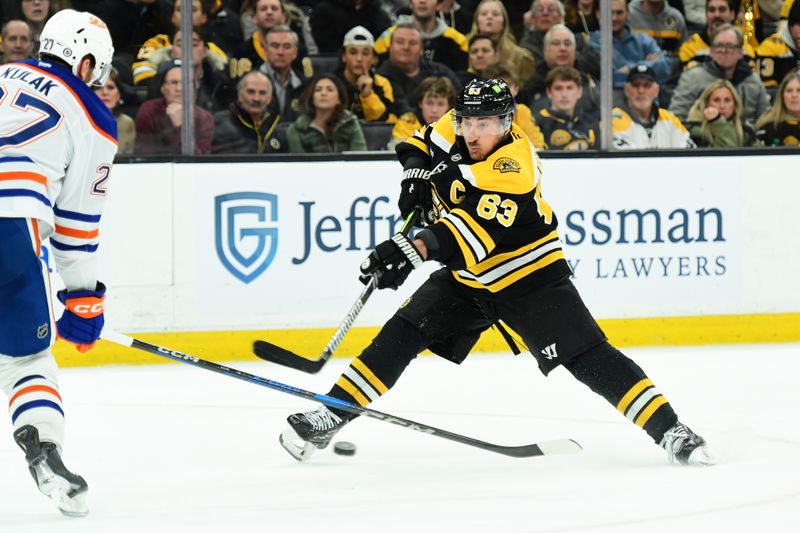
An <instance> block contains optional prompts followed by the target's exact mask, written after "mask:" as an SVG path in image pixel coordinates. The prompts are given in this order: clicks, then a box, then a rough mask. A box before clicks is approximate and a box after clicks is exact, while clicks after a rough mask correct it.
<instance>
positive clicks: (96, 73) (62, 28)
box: [39, 9, 114, 86]
mask: <svg viewBox="0 0 800 533" xmlns="http://www.w3.org/2000/svg"><path fill="white" fill-rule="evenodd" d="M39 43H40V44H39V56H40V57H41V56H42V55H51V56H54V57H57V58H59V59H61V60H63V61H66V63H67V64H68V65H69V66H71V67H72V72H73V74H75V75H76V76H77V75H78V65H79V64H80V62H81V59H83V58H84V57H86V56H87V55H90V56H92V57H93V58H94V70H93V71H92V79H91V80H90V81H89V85H97V86H101V85H103V84H105V82H106V80H107V79H108V75H109V74H110V73H111V59H112V57H113V55H114V44H113V43H112V42H111V34H110V33H108V28H107V27H106V24H105V22H103V21H102V20H100V19H99V18H98V17H96V16H94V15H92V14H91V13H89V12H87V11H75V10H74V9H63V10H61V11H59V12H57V13H56V14H55V15H53V16H52V17H50V20H48V21H47V24H45V25H44V29H43V30H42V34H41V35H40V36H39Z"/></svg>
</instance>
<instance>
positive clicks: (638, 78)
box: [611, 64, 695, 150]
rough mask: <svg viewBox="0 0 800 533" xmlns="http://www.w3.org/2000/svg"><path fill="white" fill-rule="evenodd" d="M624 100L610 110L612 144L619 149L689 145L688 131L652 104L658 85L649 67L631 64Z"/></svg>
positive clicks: (671, 116) (656, 97)
mask: <svg viewBox="0 0 800 533" xmlns="http://www.w3.org/2000/svg"><path fill="white" fill-rule="evenodd" d="M624 90H625V103H624V104H622V105H621V106H619V107H615V108H614V109H613V110H612V112H611V129H612V130H613V133H614V146H615V147H616V148H618V149H621V150H628V149H652V148H692V147H694V146H695V144H694V142H693V141H692V138H691V136H690V135H689V131H688V130H687V129H686V127H684V125H683V124H681V121H680V120H679V119H678V117H676V116H675V115H674V114H672V113H670V112H669V111H667V110H666V109H663V108H661V107H659V106H658V104H657V103H656V102H657V100H658V95H659V93H660V91H661V87H660V86H659V84H658V81H657V76H656V72H655V70H653V67H651V66H649V65H646V64H639V65H635V66H634V67H632V68H631V69H630V71H629V72H628V76H627V78H626V80H625V87H624Z"/></svg>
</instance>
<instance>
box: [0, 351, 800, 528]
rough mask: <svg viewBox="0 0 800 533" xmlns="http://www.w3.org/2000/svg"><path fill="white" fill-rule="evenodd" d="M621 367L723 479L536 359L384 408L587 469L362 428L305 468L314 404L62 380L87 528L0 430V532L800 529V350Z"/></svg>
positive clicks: (317, 383) (474, 361)
mask: <svg viewBox="0 0 800 533" xmlns="http://www.w3.org/2000/svg"><path fill="white" fill-rule="evenodd" d="M121 349H122V348H121ZM626 353H627V354H628V355H630V356H631V357H632V358H633V359H634V360H635V361H637V362H638V363H639V364H640V365H641V366H642V367H643V368H644V369H645V371H646V372H647V373H648V375H649V376H650V377H651V378H652V380H653V381H654V383H655V384H656V387H658V388H659V390H660V391H661V392H662V393H664V394H665V395H666V396H667V398H668V399H669V400H670V401H671V403H672V405H673V406H674V408H675V409H676V410H677V412H678V414H679V416H680V417H681V420H682V421H684V422H685V423H687V424H688V425H689V426H691V427H692V428H693V429H694V430H695V431H697V432H698V433H700V434H701V435H703V436H704V437H705V438H706V439H707V440H708V442H709V444H710V446H711V449H712V451H713V452H714V453H715V454H716V456H717V457H718V459H719V460H720V464H719V465H718V466H715V467H713V468H707V469H689V468H681V467H676V466H671V465H669V464H668V463H667V459H666V455H665V453H664V451H663V450H661V449H660V448H658V447H656V446H655V445H654V444H653V443H652V442H651V441H650V439H649V438H648V437H647V436H646V435H645V434H644V432H642V431H641V430H640V429H638V428H637V427H635V426H633V425H631V424H630V423H629V422H628V421H627V420H626V419H624V418H623V417H622V416H621V415H620V414H619V413H617V412H616V411H615V410H614V409H613V408H612V407H610V406H609V405H608V404H607V403H606V402H605V401H604V400H603V399H602V398H600V397H598V396H595V395H594V394H593V393H591V392H590V391H589V390H588V389H586V388H585V387H584V386H583V385H581V384H580V383H578V382H576V381H575V380H573V379H572V377H571V376H570V375H569V374H568V373H567V372H565V371H563V369H559V370H557V371H555V372H554V373H553V374H551V376H550V377H549V378H544V377H543V376H542V375H541V374H540V373H539V371H538V370H537V368H536V365H535V363H534V361H533V358H531V357H530V356H529V355H528V356H525V355H522V356H518V357H516V358H515V357H513V356H511V355H509V354H499V355H498V354H494V355H481V354H475V355H472V356H470V357H469V358H468V359H467V360H466V361H465V362H464V364H462V365H461V366H460V367H456V366H455V365H453V364H452V363H449V362H447V361H444V360H442V359H439V358H435V357H422V358H420V359H419V360H417V361H415V362H414V363H412V365H411V366H410V367H409V369H408V370H407V371H406V373H405V374H404V376H403V377H402V378H401V380H400V382H399V383H398V385H397V386H396V387H395V390H392V391H391V392H390V393H389V394H388V395H387V396H385V397H384V398H381V399H380V400H379V401H378V402H376V403H375V404H374V405H373V407H374V408H376V409H379V410H381V411H386V412H389V413H392V414H396V415H399V416H403V417H406V418H411V419H414V420H417V421H420V422H424V423H426V424H430V425H434V426H437V427H441V428H444V429H449V430H451V431H455V432H459V433H463V434H465V435H469V436H472V437H475V438H479V439H483V440H489V441H493V442H497V443H501V444H527V443H531V442H536V441H539V440H546V439H552V438H560V437H572V438H575V439H577V440H578V441H579V442H580V443H581V444H582V445H583V446H584V452H583V453H582V454H580V455H571V456H564V457H540V458H530V459H512V458H507V457H503V456H499V455H494V454H492V453H490V452H486V451H482V450H478V449H473V448H470V447H467V446H464V445H459V444H457V443H453V442H449V441H446V440H442V439H438V438H436V437H431V436H428V435H424V434H420V433H417V432H414V431H410V430H408V429H404V428H400V427H396V426H392V425H389V424H386V423H383V422H379V421H376V420H370V419H362V420H357V421H355V422H354V423H352V424H350V425H349V426H347V427H346V428H345V429H344V430H343V431H342V432H341V433H340V434H339V435H337V439H339V438H341V439H344V440H349V441H352V442H354V443H355V444H356V445H357V446H358V453H357V454H356V455H355V456H353V457H345V456H340V455H336V454H334V453H333V451H332V450H325V451H322V452H318V453H317V454H316V455H315V456H314V457H313V458H312V459H311V461H310V462H308V463H304V464H300V463H297V462H296V461H294V459H292V458H291V457H290V456H289V455H288V454H287V453H286V452H285V451H284V450H283V449H282V448H281V447H280V446H279V445H278V442H277V438H278V434H279V433H280V431H281V430H282V429H283V427H284V423H285V417H286V416H287V415H288V414H290V413H292V412H294V411H298V410H306V409H308V408H311V407H313V404H312V403H310V402H308V401H305V400H303V399H300V398H294V397H292V396H288V395H285V394H282V393H279V392H275V391H271V390H269V389H265V388H263V387H259V386H256V385H252V384H248V383H245V382H241V381H238V380H235V379H232V378H229V377H226V376H222V375H218V374H215V373H212V372H208V371H206V370H203V369H200V368H194V367H190V366H187V365H180V364H167V365H154V366H145V367H103V368H88V369H66V370H64V371H62V377H61V393H62V396H63V398H64V404H65V410H66V412H67V441H66V451H65V454H64V459H65V463H66V464H67V466H68V467H70V468H71V469H73V470H74V471H76V472H77V473H80V474H82V475H83V476H84V477H85V478H86V480H87V481H88V483H89V487H90V492H89V502H90V507H91V512H90V515H89V516H88V517H87V518H82V519H69V518H66V517H62V516H61V515H60V514H59V513H58V511H57V510H56V509H55V507H54V506H53V505H52V504H51V503H50V502H49V501H48V500H47V499H46V498H45V497H44V496H42V495H40V494H39V493H38V492H37V491H36V489H35V487H34V484H33V481H32V480H31V479H30V477H29V474H28V472H27V467H26V465H25V462H24V460H23V456H22V452H21V451H20V450H19V449H18V448H17V447H16V445H15V444H14V443H13V440H12V438H11V428H10V421H9V420H8V417H3V418H2V421H0V434H3V435H6V436H7V437H6V438H4V439H2V440H0V472H2V483H0V532H2V533H17V532H20V533H25V532H45V531H46V532H52V531H58V532H59V533H60V532H81V533H94V532H103V533H107V532H112V531H113V532H115V533H122V532H133V531H148V532H150V531H186V532H189V531H191V532H221V531H237V532H238V531H274V532H284V531H286V532H292V533H295V532H304V531H314V532H323V533H330V532H339V531H341V532H347V533H354V532H381V533H384V532H414V533H420V532H429V531H430V532H442V531H446V532H451V531H452V532H520V533H522V532H526V533H535V532H536V533H543V532H595V531H598V532H617V531H619V532H626V533H627V532H644V533H657V532H670V533H674V532H678V531H680V532H695V531H703V532H717V531H724V532H726V533H729V532H755V531H759V532H773V531H774V532H795V531H800V417H799V416H798V414H797V409H798V406H800V387H798V386H797V376H798V375H800V345H797V344H786V345H759V346H730V347H702V348H681V349H674V348H671V349H629V350H626ZM195 355H198V356H200V357H203V354H201V353H197V354H195ZM87 357H91V352H89V354H87ZM346 364H347V361H345V360H341V359H334V360H333V361H331V362H330V363H329V364H328V366H327V367H325V369H323V370H322V372H320V374H318V375H315V376H308V375H304V374H300V373H298V372H296V371H292V370H288V369H283V368H280V367H276V366H273V365H270V364H268V363H263V362H255V363H246V364H245V363H238V364H231V366H235V367H237V368H241V369H243V370H246V371H248V372H252V373H255V374H259V375H262V376H265V377H268V378H270V379H274V380H277V381H281V382H284V383H288V384H292V385H296V386H301V387H304V388H308V389H310V390H314V391H317V392H327V390H328V389H329V387H330V385H331V384H332V383H333V382H334V381H335V380H336V379H337V378H338V376H339V373H340V372H341V371H342V370H343V369H344V367H345V365H346Z"/></svg>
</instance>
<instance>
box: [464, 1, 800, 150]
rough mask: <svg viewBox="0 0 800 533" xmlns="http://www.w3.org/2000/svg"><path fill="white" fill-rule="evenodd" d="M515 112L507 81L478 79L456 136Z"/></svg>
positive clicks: (470, 87)
mask: <svg viewBox="0 0 800 533" xmlns="http://www.w3.org/2000/svg"><path fill="white" fill-rule="evenodd" d="M798 1H800V0H798ZM515 111H516V104H515V103H514V97H513V96H512V95H511V89H509V87H508V84H507V83H506V82H505V81H503V80H500V79H495V78H491V79H488V80H484V79H479V78H478V79H474V80H472V81H471V82H469V83H467V84H466V85H465V86H464V88H463V89H462V90H461V92H460V93H459V94H458V96H457V97H456V105H455V112H454V113H453V125H454V128H455V130H456V134H459V133H458V132H459V131H460V122H461V120H460V119H461V118H462V117H492V116H499V117H500V120H501V123H502V124H503V129H508V128H510V127H511V122H512V121H513V120H514V112H515Z"/></svg>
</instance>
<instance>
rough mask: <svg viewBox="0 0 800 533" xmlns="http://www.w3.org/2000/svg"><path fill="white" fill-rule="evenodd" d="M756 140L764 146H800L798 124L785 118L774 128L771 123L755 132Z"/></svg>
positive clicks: (799, 124) (799, 127) (799, 123)
mask: <svg viewBox="0 0 800 533" xmlns="http://www.w3.org/2000/svg"><path fill="white" fill-rule="evenodd" d="M756 139H758V140H759V141H761V142H763V143H764V146H793V147H798V146H800V122H799V121H797V120H795V119H792V118H787V119H786V120H784V121H783V122H779V123H778V125H777V126H776V125H775V124H773V123H772V122H770V123H768V124H765V125H764V126H762V128H761V129H760V130H758V132H756Z"/></svg>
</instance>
